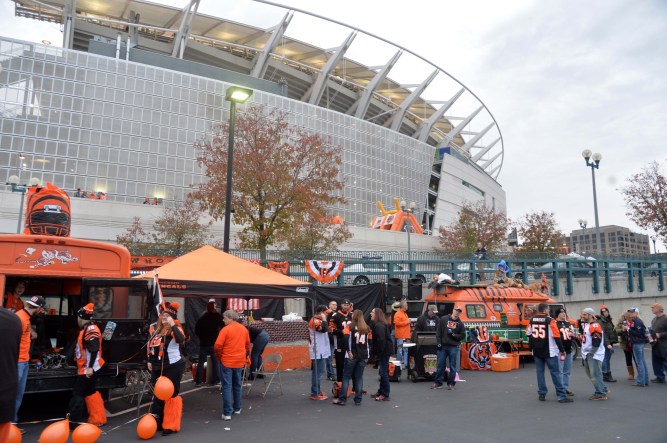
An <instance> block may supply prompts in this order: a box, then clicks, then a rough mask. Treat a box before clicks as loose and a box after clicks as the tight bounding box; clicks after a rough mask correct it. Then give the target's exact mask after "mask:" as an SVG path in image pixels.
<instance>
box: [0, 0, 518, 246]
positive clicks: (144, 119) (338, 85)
mask: <svg viewBox="0 0 667 443" xmlns="http://www.w3.org/2000/svg"><path fill="white" fill-rule="evenodd" d="M183 3H187V5H186V6H185V8H183V9H178V8H173V7H169V6H165V5H159V4H155V3H149V2H143V1H134V0H125V1H118V2H109V4H106V5H102V3H100V2H98V1H93V0H77V1H76V9H73V8H72V7H71V5H72V3H71V2H70V1H50V0H45V1H39V2H36V1H31V0H19V1H16V2H15V4H16V15H18V16H21V17H25V18H26V19H38V20H46V21H50V22H55V23H60V24H62V27H63V47H62V48H56V47H54V46H45V45H42V44H35V43H29V42H23V41H17V40H13V39H12V38H11V36H9V37H0V63H1V67H2V70H1V71H0V115H1V116H2V120H1V122H0V134H1V136H2V144H1V145H0V180H4V181H7V180H8V178H9V176H11V175H17V174H21V179H22V181H23V182H26V181H27V180H28V178H30V177H37V178H39V179H40V180H42V181H43V182H45V181H49V182H52V183H54V184H55V185H57V186H60V187H62V188H63V189H65V190H67V191H69V192H73V191H74V190H76V189H77V188H81V189H82V190H86V191H95V192H97V191H102V192H105V193H106V194H107V195H109V200H108V201H105V202H101V201H100V202H85V204H84V202H77V201H76V200H77V199H74V202H73V210H74V211H76V210H77V205H78V206H79V207H80V208H79V210H80V214H81V217H80V222H79V223H80V225H81V226H79V228H78V229H77V226H76V224H77V221H76V219H75V220H74V226H73V233H74V234H75V235H78V236H83V237H90V238H100V239H113V238H115V235H116V234H118V233H120V232H122V231H123V230H124V229H125V227H127V226H129V223H130V221H129V220H131V217H132V215H143V216H147V217H149V218H150V217H151V214H150V213H147V212H146V211H149V210H150V209H153V208H150V209H149V208H145V207H142V205H141V203H142V202H143V201H144V198H145V197H151V198H156V197H157V198H159V199H162V200H163V201H167V202H168V201H180V200H182V199H183V197H184V196H185V195H186V194H187V193H188V192H189V191H190V189H191V186H192V185H193V184H197V183H199V182H200V181H201V180H202V178H203V175H202V174H201V170H200V169H199V167H198V165H197V162H196V160H195V151H194V148H193V144H194V142H195V140H197V139H200V138H202V137H206V136H207V135H208V133H209V130H210V128H211V126H212V125H213V124H214V123H216V122H220V121H223V120H225V119H228V118H229V115H228V111H227V109H228V106H227V105H226V103H225V102H224V97H225V91H226V89H227V88H228V87H230V86H232V85H240V86H244V87H248V88H251V89H253V90H254V95H253V96H252V99H251V102H253V103H260V104H263V105H265V106H266V107H268V108H278V109H281V110H284V111H286V112H287V113H288V114H289V119H290V121H291V122H292V123H293V124H296V125H300V126H303V127H304V128H306V129H308V130H311V131H314V132H318V133H320V134H323V135H324V136H326V137H328V138H329V139H330V140H331V142H332V143H333V144H336V145H339V146H342V147H343V164H342V170H341V174H342V178H343V179H344V180H345V182H346V187H345V197H346V198H347V200H348V202H347V204H345V205H344V206H341V207H336V208H332V211H333V212H335V213H336V214H338V215H340V216H341V217H342V218H343V219H344V220H345V221H346V222H347V223H348V225H349V226H350V227H351V228H352V230H353V232H354V233H355V236H356V238H364V239H365V240H362V241H361V242H362V243H363V242H373V241H374V240H373V238H376V237H374V234H372V233H371V234H368V232H366V233H363V232H364V231H370V230H368V229H367V227H368V225H369V222H370V221H371V220H372V219H373V217H374V216H376V215H377V214H378V209H377V205H376V202H377V201H382V202H383V203H384V204H385V206H387V205H391V202H392V200H393V198H394V197H398V198H399V199H402V200H406V201H414V202H416V203H417V212H419V218H420V219H421V220H422V223H423V225H424V228H425V230H426V233H431V232H434V231H437V227H438V226H440V225H445V224H447V223H449V222H450V221H451V220H452V219H453V218H454V217H455V216H456V214H457V212H458V209H459V208H460V206H461V204H462V202H463V201H477V200H480V199H483V200H485V201H486V203H487V204H488V205H492V206H494V207H495V208H496V209H497V210H500V211H503V212H504V211H505V194H504V191H503V190H502V188H501V187H500V185H499V184H498V182H497V178H498V175H499V173H500V170H501V167H502V162H503V156H504V145H503V140H502V135H501V133H500V129H499V128H498V125H497V123H496V122H495V119H494V118H493V116H492V114H491V113H490V111H489V110H488V109H487V108H486V106H485V105H484V104H483V103H482V102H481V101H480V100H479V99H478V98H477V97H476V96H475V95H474V94H473V93H472V92H471V91H470V90H468V89H467V88H466V87H465V86H464V85H463V84H461V83H460V82H459V81H457V80H456V79H454V78H453V77H451V76H450V75H449V74H447V73H446V72H445V71H444V70H443V69H441V68H439V67H437V66H435V65H434V64H432V63H430V62H428V61H427V60H425V59H423V58H421V57H420V56H418V55H417V54H414V53H412V52H410V51H409V50H407V49H404V48H400V47H398V46H396V45H393V44H391V43H389V42H387V41H385V40H383V39H381V38H378V37H375V36H372V35H370V34H367V33H364V32H363V31H362V30H358V29H353V28H350V27H348V26H345V25H343V24H340V23H336V22H332V21H329V20H326V19H324V18H322V17H317V16H313V15H310V14H308V13H306V12H303V11H298V10H288V9H281V8H279V7H277V6H273V5H267V4H263V3H258V4H255V5H253V11H255V6H258V7H260V6H261V8H266V14H264V15H263V17H264V18H265V19H266V17H275V21H274V22H273V25H272V26H269V27H261V26H257V25H251V24H244V23H239V22H233V21H230V20H227V19H224V18H219V17H213V16H210V15H204V14H200V13H198V12H197V7H198V4H199V1H196V0H193V1H191V2H186V1H184V2H183ZM262 10H264V9H262ZM300 21H311V22H313V23H320V24H319V25H318V24H315V25H312V27H311V28H310V29H319V26H322V27H331V28H335V29H336V31H337V32H332V33H331V35H340V38H339V40H338V41H337V46H334V47H333V49H323V48H322V47H318V46H316V45H315V44H310V43H306V42H304V41H301V40H299V39H297V38H292V37H290V36H289V31H290V24H292V23H295V22H296V23H300ZM327 29H328V28H327ZM313 34H315V33H314V32H313ZM355 42H358V47H355V44H356V43H355ZM352 54H361V55H356V56H354V57H353V55H352ZM383 55H384V57H385V58H384V59H383V61H382V62H378V61H377V59H378V57H382V56H383ZM360 57H362V58H363V57H368V60H366V61H364V60H359V58H360ZM353 58H355V59H353ZM402 64H403V65H402ZM394 73H396V78H399V77H405V78H406V79H404V80H403V81H399V80H392V78H394V77H393V76H392V74H394ZM420 73H424V74H423V75H421V74H420ZM409 77H412V78H409ZM19 156H21V157H23V158H21V159H20V158H19ZM16 197H17V196H13V195H11V193H8V192H7V191H5V192H3V194H2V197H1V198H2V200H3V201H4V203H3V204H2V209H1V210H0V211H1V213H0V223H2V230H3V231H10V230H12V227H13V226H14V225H12V223H14V221H15V219H16V210H17V209H16V208H17V205H16V204H14V205H11V204H9V203H8V202H9V201H10V200H11V199H16ZM91 205H97V206H91ZM101 205H107V206H101ZM12 206H13V207H12ZM75 213H76V212H75ZM100 218H103V219H104V221H100V220H99V219H100ZM86 220H88V222H87V226H84V225H86ZM365 228H366V229H365ZM359 233H362V234H360V235H358V234H359ZM383 234H384V233H383ZM369 235H370V236H369ZM401 243H402V242H401ZM425 244H426V243H425ZM366 246H367V247H366V249H374V248H373V247H371V246H369V245H366ZM413 247H416V248H419V247H420V243H419V242H417V244H415V245H413ZM424 247H425V248H428V247H430V246H424Z"/></svg>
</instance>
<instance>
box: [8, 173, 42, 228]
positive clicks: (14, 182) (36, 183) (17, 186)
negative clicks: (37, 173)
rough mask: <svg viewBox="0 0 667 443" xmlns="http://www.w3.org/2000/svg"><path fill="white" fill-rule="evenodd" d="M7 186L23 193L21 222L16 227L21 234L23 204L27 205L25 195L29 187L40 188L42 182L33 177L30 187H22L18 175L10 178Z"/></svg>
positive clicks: (20, 210)
mask: <svg viewBox="0 0 667 443" xmlns="http://www.w3.org/2000/svg"><path fill="white" fill-rule="evenodd" d="M6 184H7V185H9V186H11V187H12V192H20V193H21V203H20V204H19V222H18V225H17V226H16V233H17V234H20V233H21V231H22V229H21V228H22V226H21V223H22V221H23V204H24V203H25V193H26V192H27V191H28V188H29V187H32V186H40V185H41V182H40V181H39V179H38V178H37V177H33V178H31V179H30V182H29V184H28V185H22V184H20V179H19V177H18V176H17V175H11V176H10V177H9V181H8V182H7V183H6Z"/></svg>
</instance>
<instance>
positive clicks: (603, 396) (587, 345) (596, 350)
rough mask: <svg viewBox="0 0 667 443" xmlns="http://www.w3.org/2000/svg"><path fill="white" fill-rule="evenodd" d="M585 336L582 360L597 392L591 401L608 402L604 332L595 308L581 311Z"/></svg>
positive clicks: (582, 339) (591, 397) (582, 338)
mask: <svg viewBox="0 0 667 443" xmlns="http://www.w3.org/2000/svg"><path fill="white" fill-rule="evenodd" d="M581 319H582V320H583V334H582V336H581V358H583V360H584V368H585V369H586V375H588V378H590V380H591V383H593V387H594V388H595V392H594V393H593V395H592V396H590V397H589V398H588V399H589V400H607V391H608V389H607V386H606V385H605V384H604V381H603V380H602V361H603V360H604V352H605V351H604V350H605V346H604V332H603V330H602V326H600V323H599V322H598V320H597V318H596V317H595V311H594V310H593V308H586V309H584V310H583V311H581Z"/></svg>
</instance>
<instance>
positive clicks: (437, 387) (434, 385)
mask: <svg viewBox="0 0 667 443" xmlns="http://www.w3.org/2000/svg"><path fill="white" fill-rule="evenodd" d="M431 389H443V386H442V385H438V384H435V383H434V384H432V385H431Z"/></svg>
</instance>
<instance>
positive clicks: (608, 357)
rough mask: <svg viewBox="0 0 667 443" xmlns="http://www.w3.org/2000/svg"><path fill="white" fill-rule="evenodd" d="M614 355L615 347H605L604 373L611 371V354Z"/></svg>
mask: <svg viewBox="0 0 667 443" xmlns="http://www.w3.org/2000/svg"><path fill="white" fill-rule="evenodd" d="M612 355H614V348H611V349H609V348H604V360H602V373H603V374H605V373H607V372H611V356H612Z"/></svg>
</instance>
